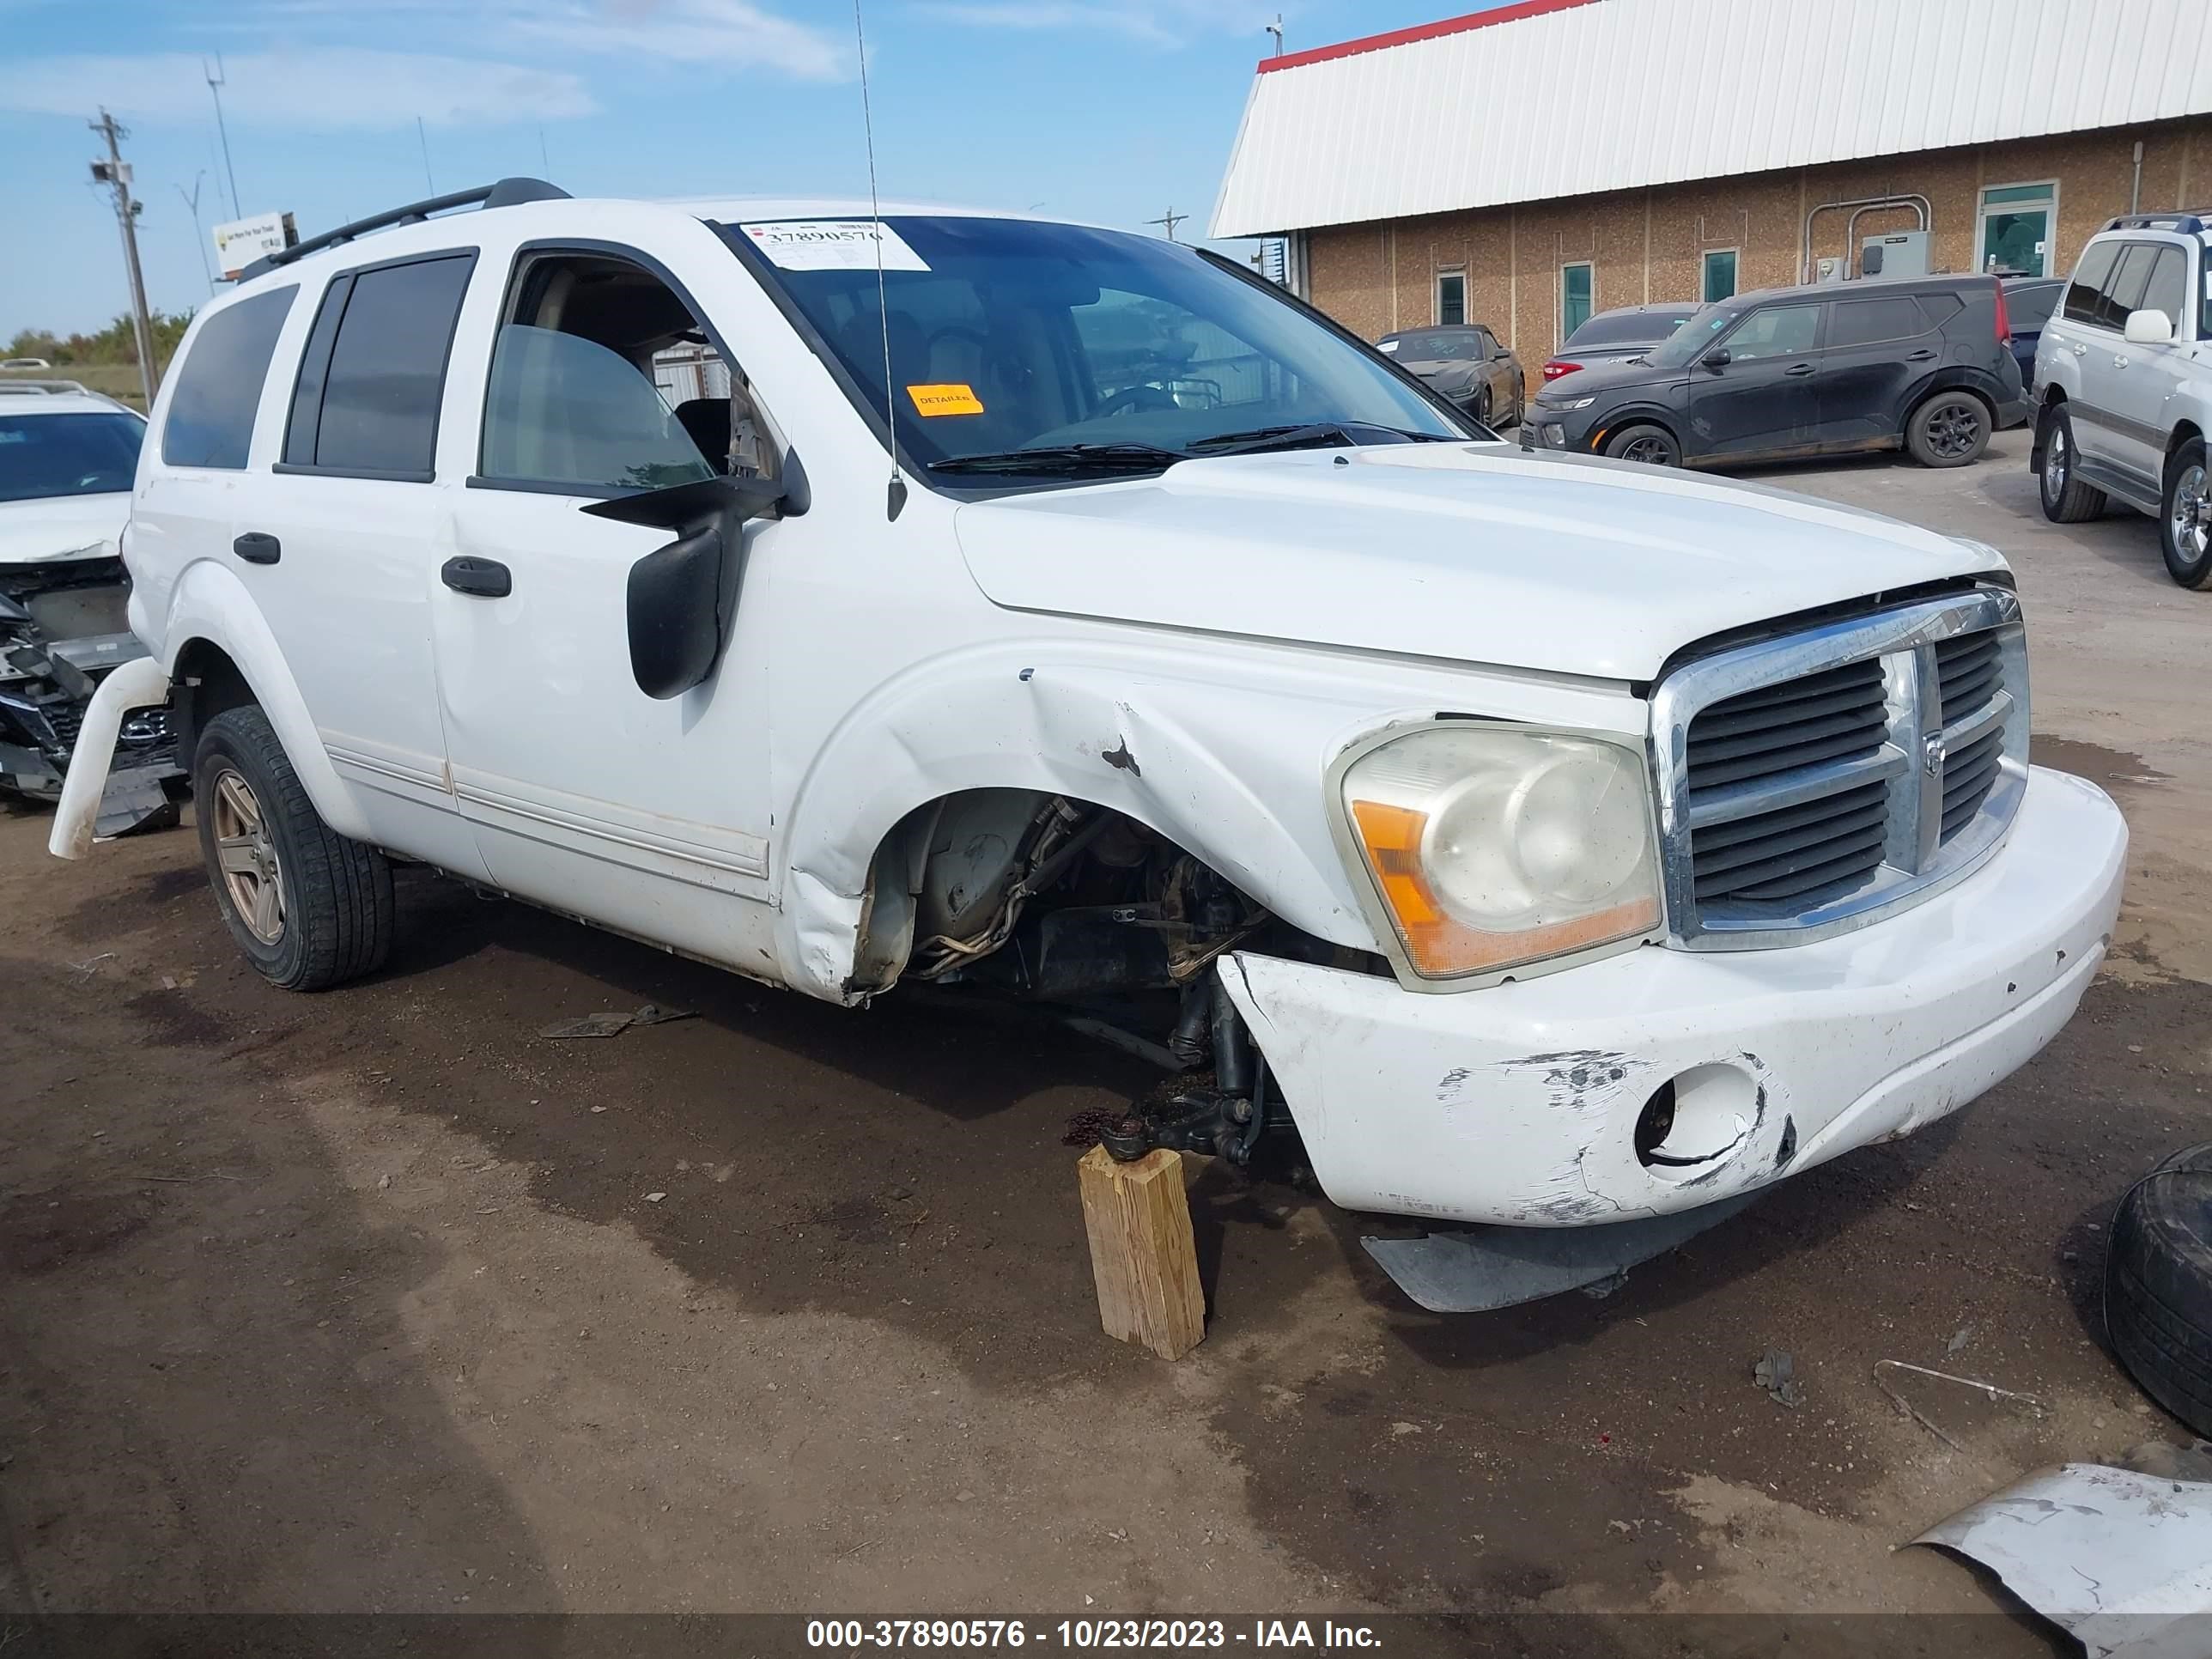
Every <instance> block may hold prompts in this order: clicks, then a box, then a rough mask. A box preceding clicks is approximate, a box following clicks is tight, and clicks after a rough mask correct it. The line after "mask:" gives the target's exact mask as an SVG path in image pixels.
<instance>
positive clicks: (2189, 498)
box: [2158, 438, 2212, 587]
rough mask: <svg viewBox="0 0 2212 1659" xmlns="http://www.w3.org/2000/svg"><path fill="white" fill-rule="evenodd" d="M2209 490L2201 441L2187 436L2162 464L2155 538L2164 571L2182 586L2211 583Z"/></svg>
mask: <svg viewBox="0 0 2212 1659" xmlns="http://www.w3.org/2000/svg"><path fill="white" fill-rule="evenodd" d="M2208 490H2212V481H2208V477H2207V473H2206V469H2205V465H2204V440H2203V439H2202V438H2191V440H2190V441H2188V442H2187V443H2185V444H2184V445H2182V447H2180V448H2179V449H2177V450H2176V451H2174V452H2173V458H2172V459H2171V460H2169V461H2167V462H2166V488H2165V489H2164V490H2163V491H2162V492H2161V493H2160V497H2159V514H2158V539H2159V544H2160V547H2161V548H2162V549H2163V550H2164V551H2165V553H2166V574H2167V575H2169V576H2171V577H2172V578H2173V580H2175V581H2177V582H2179V583H2180V585H2181V586H2184V587H2207V586H2212V502H2208V499H2207V492H2208Z"/></svg>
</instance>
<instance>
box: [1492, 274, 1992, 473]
mask: <svg viewBox="0 0 2212 1659" xmlns="http://www.w3.org/2000/svg"><path fill="white" fill-rule="evenodd" d="M2027 410H2028V403H2027V398H2026V396H2025V395H2024V394H2023V392H2022V389H2021V379H2020V365H2019V363H2018V362H2015V361H2014V358H2013V355H2012V342H2011V339H2010V337H2009V335H2008V330H2007V325H2006V320H2005V305H2004V296H2003V294H2002V291H2001V290H2000V289H1999V288H1998V286H1997V282H1996V278H1995V277H1993V276H1911V277H1899V278H1896V279H1894V280H1892V281H1887V282H1865V281H1861V282H1856V283H1850V284H1849V285H1847V286H1838V285H1837V284H1834V283H1827V284H1823V285H1820V286H1816V287H1808V288H1777V289H1765V290H1762V291H1760V292H1758V293H1753V294H1739V295H1736V296H1735V298H1734V299H1730V300H1723V301H1718V302H1717V303H1715V304H1713V305H1709V306H1707V307H1705V308H1704V309H1703V310H1701V311H1699V313H1698V314H1697V315H1696V316H1694V317H1692V318H1691V319H1690V320H1689V321H1688V322H1686V323H1685V324H1684V325H1682V326H1681V328H1680V330H1678V331H1676V332H1675V333H1674V336H1673V337H1671V338H1669V339H1668V340H1667V341H1666V342H1665V343H1663V344H1661V345H1658V346H1655V347H1654V348H1652V349H1651V350H1650V352H1648V353H1647V354H1646V355H1645V356H1644V357H1642V358H1641V359H1639V360H1638V361H1637V362H1627V363H1609V364H1601V365H1599V366H1597V367H1595V368H1584V369H1583V370H1581V371H1580V372H1579V373H1577V374H1570V375H1568V376H1566V377H1565V379H1563V380H1554V381H1553V383H1552V384H1551V385H1549V386H1546V387H1544V388H1543V390H1542V391H1541V392H1538V393H1537V395H1536V399H1535V401H1534V403H1532V404H1530V405H1529V406H1528V421H1527V422H1526V423H1525V424H1524V425H1523V426H1522V428H1521V443H1522V447H1523V448H1527V449H1537V448H1546V449H1565V450H1576V451H1580V452H1582V453H1585V454H1597V455H1612V456H1617V457H1620V458H1621V459H1626V460H1635V461H1650V462H1653V463H1656V464H1657V465H1662V466H1728V465H1734V464H1735V463H1737V462H1741V461H1755V460H1756V461H1768V460H1779V459H1785V458H1788V457H1792V456H1802V455H1832V454H1848V453H1853V452H1856V451H1860V450H1872V449H1894V448H1898V447H1903V448H1904V449H1905V450H1906V451H1907V452H1909V453H1911V456H1912V458H1913V459H1915V460H1917V461H1919V462H1920V463H1921V464H1922V465H1926V466H1964V465H1966V464H1967V463H1968V462H1970V461H1972V460H1974V459H1977V458H1978V456H1979V455H1980V454H1981V453H1982V451H1983V450H1984V449H1985V448H1986V447H1988V446H1989V441H1990V434H1991V433H1992V432H1994V431H1996V430H1997V429H1998V428H2002V427H2008V426H2015V425H2017V424H2018V423H2020V422H2021V421H2024V420H2026V419H2027Z"/></svg>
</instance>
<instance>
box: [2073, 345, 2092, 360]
mask: <svg viewBox="0 0 2212 1659" xmlns="http://www.w3.org/2000/svg"><path fill="white" fill-rule="evenodd" d="M2088 349H2089V348H2088V347H2087V346H2085V345H2077V346H2075V348H2074V355H2075V356H2076V357H2079V356H2084V355H2085V354H2086V353H2087V351H2088Z"/></svg>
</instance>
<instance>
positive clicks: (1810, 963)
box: [1224, 768, 2127, 1226]
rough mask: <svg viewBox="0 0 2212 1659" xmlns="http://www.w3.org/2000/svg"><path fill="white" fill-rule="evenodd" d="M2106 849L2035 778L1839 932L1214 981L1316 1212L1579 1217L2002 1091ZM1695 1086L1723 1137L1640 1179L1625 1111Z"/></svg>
mask: <svg viewBox="0 0 2212 1659" xmlns="http://www.w3.org/2000/svg"><path fill="white" fill-rule="evenodd" d="M2126 854H2127V826H2126V824H2125V823H2124V821H2123V820H2122V819H2121V817H2120V814H2119V810H2118V808H2117V807H2116V806H2114V805H2112V801H2111V800H2110V799H2108V798H2107V797H2106V795H2105V794H2104V793H2103V792H2102V791H2101V790H2100V789H2098V788H2097V787H2096V786H2095V785H2093V784H2091V783H2087V782H2085V781H2082V780H2081V779H2079V778H2075V777H2071V776H2069V775H2065V774H2063V773H2057V772H2051V771H2046V770H2044V769H2041V768H2036V769H2032V770H2031V771H2030V773H2029V778H2028V785H2027V792H2026V793H2025V795H2024V797H2023V799H2022V800H2021V806H2020V810H2019V813H2018V816H2017V817H2015V820H2014V823H2013V825H2012V828H2011V830H2010V831H2009V833H2008V837H2007V839H2006V841H2005V843H2004V844H2003V846H2002V847H2001V848H1999V849H1998V850H1997V852H1996V854H1993V855H1992V856H1991V857H1990V860H1989V861H1988V862H1987V863H1985V864H1984V866H1982V867H1981V868H1980V869H1979V870H1978V871H1976V872H1974V873H1973V874H1972V875H1971V876H1969V877H1968V878H1966V879H1965V880H1963V881H1961V882H1960V883H1958V884H1956V885H1954V886H1953V887H1950V888H1948V889H1947V890H1945V891H1943V892H1942V893H1940V894H1938V895H1937V896H1935V897H1933V898H1930V899H1929V900H1928V901H1927V902H1924V903H1923V904H1920V905H1918V906H1916V907H1915V908H1912V909H1911V910H1908V911H1905V912H1904V913H1903V914H1902V915H1894V916H1891V917H1889V918H1887V919H1886V920H1884V921H1880V922H1877V923H1875V924H1874V925H1873V926H1871V927H1866V928H1863V929H1861V930H1860V931H1858V932H1857V933H1845V934H1842V935H1839V936H1837V937H1834V938H1830V939H1821V940H1819V941H1816V942H1814V943H1812V944H1808V945H1791V946H1787V947H1784V948H1782V949H1778V950H1764V951H1682V950H1674V949H1668V948H1662V947H1658V946H1651V947H1647V948H1645V949H1643V950H1640V951H1631V952H1628V953H1626V954H1625V955H1621V956H1616V957H1607V958H1606V959H1605V960H1603V961H1600V962H1596V963H1589V964H1587V965H1585V966H1583V967H1579V968H1575V969H1569V970H1567V971H1565V972H1561V973H1557V974H1553V975H1546V976H1542V977H1540V978H1536V979H1530V980H1523V981H1513V982H1508V983H1505V984H1502V985H1497V986H1492V987H1487V988H1485V989H1481V990H1476V991H1469V992H1466V993H1463V994H1457V995H1421V994H1416V993H1412V992H1408V991H1406V990H1405V989H1403V988H1402V987H1400V986H1399V985H1398V984H1397V983H1396V981H1394V980H1389V979H1383V978H1378V977H1376V976H1372V975H1363V974H1358V973H1352V972H1346V971H1342V970H1340V969H1331V968H1326V967H1321V966H1317V965H1316V964H1312V963H1299V962H1291V961H1287V960H1285V959H1282V958H1279V957H1261V956H1256V955H1253V954H1250V953H1249V952H1241V953H1239V954H1237V956H1236V957H1234V958H1233V961H1232V963H1231V971H1230V972H1228V973H1227V974H1225V975H1224V978H1225V981H1226V982H1227V984H1228V986H1229V989H1230V994H1231V997H1232V998H1234V999H1235V1000H1236V1002H1237V1006H1238V1007H1239V1009H1240V1010H1241V1011H1242V1012H1243V1015H1244V1017H1245V1018H1246V1020H1247V1021H1248V1022H1249V1024H1250V1026H1251V1028H1252V1032H1253V1035H1254V1036H1255V1039H1256V1040H1257V1042H1258V1043H1259V1045H1260V1047H1261V1050H1262V1051H1263V1052H1264V1053H1265V1054H1266V1055H1267V1063H1268V1066H1269V1067H1270V1068H1271V1069H1272V1070H1273V1073H1274V1074H1275V1076H1276V1078H1277V1079H1278V1080H1279V1085H1280V1087H1281V1090H1282V1096H1283V1098H1284V1100H1285V1103H1287V1104H1288V1105H1289V1107H1290V1109H1291V1115H1293V1117H1294V1118H1295V1119H1296V1120H1297V1127H1298V1130H1299V1133H1300V1134H1301V1136H1302V1138H1303V1139H1304V1142H1305V1146H1306V1151H1307V1153H1308V1155H1309V1158H1310V1161H1311V1164H1312V1166H1313V1170H1314V1173H1315V1175H1316V1177H1317V1178H1318V1179H1319V1181H1320V1182H1321V1184H1322V1188H1323V1190H1325V1191H1326V1192H1327V1193H1328V1195H1329V1197H1330V1199H1331V1200H1334V1202H1336V1203H1337V1204H1340V1205H1342V1206H1345V1207H1346V1208H1348V1209H1356V1210H1367V1211H1377V1212H1389V1213H1396V1214H1404V1215H1414V1216H1431V1217H1438V1218H1450V1219H1456V1220H1464V1221H1480V1222H1494V1223H1500V1224H1504V1225H1518V1226H1580V1225H1590V1224H1595V1223H1600V1222H1607V1221H1617V1220H1623V1219H1627V1218H1632V1217H1635V1216H1642V1215H1652V1214H1659V1213H1664V1212H1670V1211H1676V1210H1684V1209H1688V1208H1691V1207H1693V1206H1698V1205H1700V1204H1707V1203H1711V1202H1714V1201H1716V1200H1720V1199H1723V1198H1727V1197H1730V1196H1732V1195H1734V1194H1738V1193H1741V1192H1745V1191H1747V1190H1749V1189H1751V1188H1757V1187H1760V1186H1764V1185H1765V1184H1767V1183H1769V1182H1773V1181H1776V1180H1778V1179H1780V1178H1781V1177H1782V1176H1785V1175H1790V1174H1794V1173H1795V1172H1796V1171H1797V1170H1803V1169H1806V1168H1808V1167H1810V1166H1811V1165H1813V1164H1818V1163H1820V1162H1821V1161H1823V1160H1824V1159H1826V1158H1833V1157H1835V1156H1836V1155H1837V1154H1838V1153H1840V1152H1849V1151H1850V1150H1851V1149H1853V1148H1854V1147H1857V1146H1865V1145H1867V1144H1868V1143H1869V1142H1871V1141H1875V1140H1882V1139H1892V1138H1894V1137H1896V1136H1899V1135H1905V1134H1910V1133H1912V1132H1913V1131H1914V1130H1916V1129H1918V1128H1921V1127H1924V1126H1926V1125H1927V1124H1929V1123H1931V1122H1933V1121H1936V1119H1938V1118H1940V1117H1942V1116H1944V1115H1946V1114H1948V1113H1949V1112H1952V1111H1954V1110H1956V1109H1958V1108H1960V1106H1963V1105H1965V1104H1966V1103H1967V1102H1968V1101H1970V1100H1972V1099H1973V1098H1974V1097H1976V1096H1978V1095H1979V1094H1980V1093H1982V1092H1983V1091H1984V1090H1986V1089H1988V1088H1990V1086H1991V1085H1994V1084H1996V1083H1997V1082H1998V1081H1999V1080H2000V1079H2003V1078H2004V1077H2006V1076H2008V1075H2009V1074H2010V1073H2012V1072H2013V1071H2015V1069H2017V1068H2018V1067H2019V1066H2021V1065H2023V1064H2025V1063H2026V1062H2027V1060H2029V1059H2031V1058H2032V1057H2033V1055H2034V1054H2036V1053H2037V1052H2038V1051H2039V1050H2040V1049H2041V1048H2043V1047H2044V1045H2045V1044H2046V1043H2047V1042H2050V1041H2051V1038H2052V1037H2053V1036H2057V1033H2058V1030H2059V1029H2060V1028H2061V1027H2062V1026H2063V1025H2064V1024H2065V1023H2066V1021H2067V1019H2068V1018H2069V1017H2070V1016H2071V1015H2072V1014H2073V1012H2074V1008H2075V1004H2076V1003H2078V1002H2079V1001H2080V1000H2081V994H2082V992H2083V990H2084V989H2085V988H2086V987H2087V985H2088V983H2089V981H2090V979H2091V978H2092V977H2093V975H2095V973H2096V970H2097V965H2098V963H2100V961H2101V960H2102V959H2103V957H2104V953H2105V949H2106V945H2108V944H2109V943H2110V941H2111V938H2112V925H2113V921H2114V919H2115V918H2116V917H2117V915H2118V912H2119V903H2120V884H2121V878H2122V875H2123V873H2124V865H2125V860H2126ZM1692 1074H1694V1075H1696V1076H1698V1077H1700V1078H1720V1079H1723V1080H1724V1081H1726V1080H1730V1079H1741V1100H1742V1102H1743V1106H1742V1109H1741V1115H1740V1116H1741V1121H1740V1122H1739V1123H1738V1124H1737V1126H1736V1127H1738V1129H1739V1130H1740V1131H1741V1133H1740V1134H1738V1135H1737V1136H1735V1137H1734V1138H1733V1148H1732V1150H1730V1151H1729V1152H1727V1153H1726V1154H1725V1155H1724V1156H1722V1157H1719V1158H1715V1159H1713V1160H1711V1162H1709V1163H1705V1164H1689V1165H1681V1166H1674V1167H1669V1166H1665V1165H1661V1164H1650V1165H1647V1164H1646V1163H1645V1162H1644V1160H1643V1159H1642V1158H1639V1157H1638V1152H1637V1149H1636V1146H1635V1139H1634V1138H1635V1132H1636V1124H1637V1120H1638V1116H1639V1115H1640V1114H1642V1112H1643V1111H1644V1107H1645V1104H1646V1103H1647V1102H1649V1101H1650V1099H1651V1097H1652V1096H1653V1094H1654V1091H1656V1090H1658V1089H1659V1088H1660V1087H1661V1085H1664V1084H1666V1083H1668V1082H1669V1081H1670V1080H1674V1079H1682V1078H1684V1077H1686V1076H1689V1075H1692Z"/></svg>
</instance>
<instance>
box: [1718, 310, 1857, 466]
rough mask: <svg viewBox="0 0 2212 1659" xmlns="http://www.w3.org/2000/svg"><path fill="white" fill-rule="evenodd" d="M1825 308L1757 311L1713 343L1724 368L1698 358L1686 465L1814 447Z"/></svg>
mask: <svg viewBox="0 0 2212 1659" xmlns="http://www.w3.org/2000/svg"><path fill="white" fill-rule="evenodd" d="M1823 308H1824V307H1823V306H1822V304H1821V302H1820V301H1817V300H1789V301H1777V302H1775V303H1773V304H1771V305H1763V306H1760V307H1758V308H1757V309H1756V310H1754V311H1753V312H1751V313H1749V314H1748V315H1747V316H1746V317H1745V318H1744V319H1742V320H1741V322H1739V323H1738V324H1737V325H1735V327H1734V328H1732V329H1730V330H1729V332H1728V333H1727V334H1726V335H1725V336H1724V337H1722V338H1721V339H1719V340H1717V341H1716V342H1714V347H1715V349H1721V350H1725V351H1726V352H1727V353H1728V362H1726V363H1725V364H1723V365H1722V366H1721V367H1719V368H1707V367H1706V366H1705V362H1704V361H1703V358H1702V357H1701V358H1700V359H1699V361H1698V362H1693V363H1692V364H1691V365H1690V370H1689V374H1690V389H1689V405H1690V420H1689V426H1690V437H1689V441H1688V442H1687V443H1686V445H1685V446H1684V450H1685V454H1686V457H1687V458H1688V459H1703V458H1705V457H1721V456H1738V457H1748V456H1753V455H1761V454H1771V453H1774V452H1776V451H1780V450H1790V449H1797V448H1802V447H1805V446H1808V445H1809V444H1811V443H1813V442H1814V433H1815V432H1816V431H1817V430H1818V428H1819V425H1820V389H1819V384H1818V382H1819V380H1820V360H1819V353H1820V313H1821V311H1822V310H1823ZM1705 355H1706V356H1710V355H1711V353H1710V351H1709V352H1708V353H1706V354H1705Z"/></svg>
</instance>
